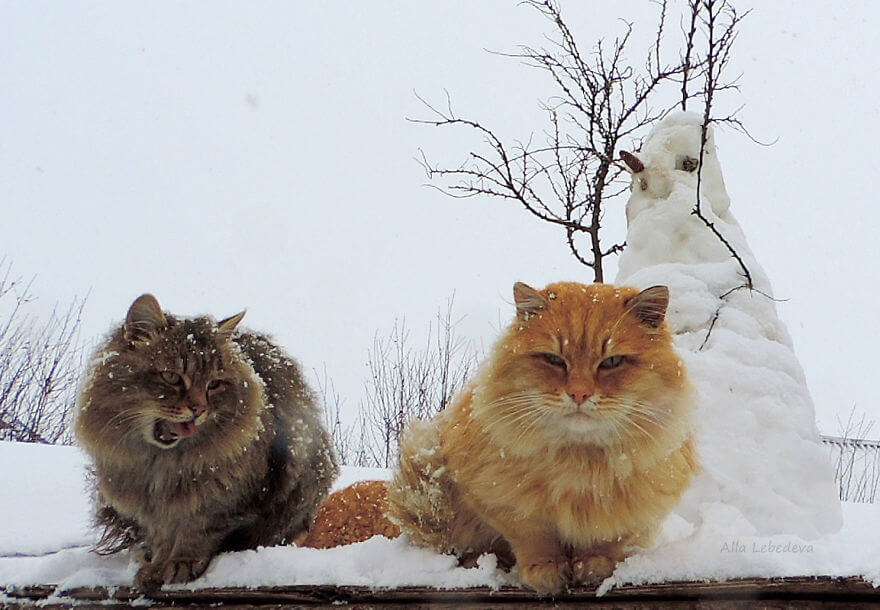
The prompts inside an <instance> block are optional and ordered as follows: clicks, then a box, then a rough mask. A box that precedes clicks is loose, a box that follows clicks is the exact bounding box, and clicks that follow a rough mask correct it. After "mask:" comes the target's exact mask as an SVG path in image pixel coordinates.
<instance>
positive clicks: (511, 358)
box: [388, 283, 698, 593]
mask: <svg viewBox="0 0 880 610" xmlns="http://www.w3.org/2000/svg"><path fill="white" fill-rule="evenodd" d="M513 294H514V301H515V303H516V317H515V319H514V320H513V323H512V324H511V325H510V326H509V327H508V328H507V329H506V330H505V331H504V332H503V333H502V335H501V338H500V339H499V340H498V342H497V343H496V344H495V346H494V348H493V350H492V352H491V354H490V356H489V357H488V359H487V362H486V363H485V364H484V365H483V367H482V369H481V371H480V373H479V374H478V376H477V377H476V379H474V380H473V381H472V382H471V384H470V385H469V386H468V387H467V388H465V389H464V390H463V391H462V393H461V394H460V395H459V396H458V397H457V398H456V400H455V402H454V403H453V405H451V406H450V407H449V408H448V409H447V410H445V411H443V412H441V413H440V414H439V415H438V416H437V417H436V418H434V419H433V420H432V421H430V422H415V423H414V424H413V425H412V426H411V427H410V428H409V429H408V430H407V431H406V433H405V434H404V437H403V439H402V442H401V456H400V463H399V466H398V468H397V470H396V473H395V478H394V480H393V481H392V483H391V485H390V488H389V491H388V502H389V517H390V518H391V520H392V521H393V522H395V523H397V524H398V525H399V526H400V528H401V530H402V531H403V533H405V534H407V535H408V536H409V539H410V540H411V541H413V542H414V543H416V544H419V545H422V546H426V547H429V548H432V549H435V550H437V551H440V552H443V553H454V554H456V555H458V556H459V558H460V559H461V561H462V562H463V563H465V564H467V563H469V562H472V561H473V560H474V558H476V557H478V556H479V555H480V554H482V553H486V552H494V553H496V554H498V555H499V558H500V559H501V560H502V561H505V560H506V561H508V562H513V561H515V563H516V565H517V570H518V574H519V578H520V580H521V581H522V583H524V584H525V585H527V586H529V587H532V588H533V589H536V590H537V591H539V592H542V593H553V592H558V591H560V590H561V589H563V588H564V587H566V586H568V585H578V584H590V585H595V584H598V583H599V582H600V581H601V580H602V579H604V578H606V577H607V576H609V575H610V574H611V573H612V572H613V570H614V568H615V566H616V564H617V563H618V562H620V561H622V560H623V559H624V558H626V557H627V556H628V555H630V554H632V553H634V552H636V551H637V550H638V549H642V548H648V547H650V546H651V544H652V539H653V538H654V536H655V534H656V533H657V531H658V529H659V526H660V523H661V521H662V520H663V519H664V517H666V516H667V514H668V513H669V512H670V511H671V510H672V509H673V508H674V507H675V506H676V504H677V503H678V502H679V499H680V497H681V495H682V493H683V492H684V491H685V489H686V488H687V487H688V485H689V484H690V481H691V478H692V477H693V475H694V474H695V472H696V471H697V470H698V463H697V458H696V455H695V452H694V447H693V441H692V432H691V425H690V415H691V410H692V398H691V395H692V390H691V385H690V383H689V382H688V378H687V374H686V371H685V369H684V367H683V364H682V362H681V360H680V359H679V357H678V355H677V354H676V352H675V350H674V349H673V345H672V337H671V335H670V332H669V330H668V329H667V327H666V323H665V315H666V309H667V305H668V301H669V292H668V290H667V288H666V287H665V286H654V287H651V288H648V289H647V290H642V291H639V290H638V289H635V288H628V287H626V288H617V287H614V286H609V285H604V284H593V285H583V284H577V283H558V284H551V285H550V286H547V288H545V289H544V290H540V291H539V290H535V289H534V288H531V287H529V286H527V285H525V284H523V283H517V284H516V285H515V286H514V289H513Z"/></svg>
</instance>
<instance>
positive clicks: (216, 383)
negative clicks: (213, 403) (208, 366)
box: [207, 379, 223, 392]
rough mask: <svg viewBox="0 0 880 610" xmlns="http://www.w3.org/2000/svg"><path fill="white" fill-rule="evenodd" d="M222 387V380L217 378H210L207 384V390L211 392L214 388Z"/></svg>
mask: <svg viewBox="0 0 880 610" xmlns="http://www.w3.org/2000/svg"><path fill="white" fill-rule="evenodd" d="M222 387H223V382H222V381H221V380H219V379H212V380H211V381H209V382H208V386H207V388H208V391H209V392H212V391H214V390H219V389H220V388H222Z"/></svg>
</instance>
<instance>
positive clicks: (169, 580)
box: [162, 558, 209, 585]
mask: <svg viewBox="0 0 880 610" xmlns="http://www.w3.org/2000/svg"><path fill="white" fill-rule="evenodd" d="M208 561H209V560H208V559H179V558H178V559H171V560H169V561H166V562H165V565H164V566H163V567H162V582H163V583H164V584H166V585H171V584H174V583H181V582H189V581H191V580H195V579H196V578H198V577H199V576H201V575H202V574H204V572H205V570H206V569H207V568H208Z"/></svg>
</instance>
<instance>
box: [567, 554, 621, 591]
mask: <svg viewBox="0 0 880 610" xmlns="http://www.w3.org/2000/svg"><path fill="white" fill-rule="evenodd" d="M616 566H617V562H615V561H614V560H613V559H610V558H608V557H605V556H604V555H587V556H584V557H574V558H572V560H571V580H572V582H574V583H576V584H583V585H591V586H596V585H599V584H600V583H601V582H602V581H603V580H605V579H606V578H608V577H609V576H611V574H612V573H613V572H614V568H615V567H616Z"/></svg>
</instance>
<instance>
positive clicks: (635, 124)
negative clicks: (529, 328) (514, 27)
mask: <svg viewBox="0 0 880 610" xmlns="http://www.w3.org/2000/svg"><path fill="white" fill-rule="evenodd" d="M524 4H526V5H528V6H531V7H532V8H534V9H536V10H537V11H539V12H540V13H541V14H542V15H543V16H544V17H546V18H547V19H549V20H550V21H552V22H553V24H554V26H555V28H556V36H555V38H553V39H552V40H551V42H552V45H551V46H550V47H549V48H533V47H529V46H523V47H521V50H520V52H519V53H515V54H505V55H508V56H509V57H513V58H516V59H520V60H523V61H524V62H525V63H526V65H528V66H532V67H535V68H538V69H540V70H544V71H546V72H547V73H549V74H550V76H551V78H552V80H553V82H554V85H555V87H556V89H557V92H556V95H555V96H553V97H551V98H549V99H548V100H547V101H546V102H545V103H544V105H543V107H544V109H545V110H546V112H547V116H548V119H549V127H548V129H547V130H546V131H545V132H544V137H543V138H541V139H540V141H539V142H537V143H536V142H535V141H534V138H529V139H528V140H527V141H525V142H522V141H515V142H514V143H513V144H506V143H505V142H504V141H503V140H502V138H501V137H500V136H499V135H498V134H497V133H496V132H495V131H493V130H492V129H490V128H488V127H486V126H484V125H483V124H481V123H479V122H477V121H473V120H468V119H463V118H459V117H457V116H456V115H455V113H454V112H453V111H452V108H451V104H449V103H447V108H446V110H438V109H437V108H435V107H433V106H431V105H428V104H427V103H426V105H428V107H429V108H430V110H431V111H432V112H433V113H434V115H435V118H433V119H429V120H421V121H417V122H421V123H426V124H429V125H436V126H450V125H457V126H463V127H467V128H469V129H471V130H474V131H476V132H477V133H479V135H480V136H482V138H483V139H484V140H485V143H486V144H487V145H488V150H485V151H482V152H471V153H470V154H469V156H468V160H467V161H466V162H465V163H464V164H463V165H462V166H461V167H457V168H444V167H439V166H437V165H434V164H431V163H430V162H428V160H427V158H426V157H425V155H424V154H423V155H422V163H423V165H424V167H425V169H426V170H427V172H428V175H429V176H430V177H431V178H432V179H433V178H438V179H445V182H447V183H448V184H446V185H445V186H443V187H440V188H441V190H443V191H444V192H446V193H448V194H450V195H452V196H455V197H473V196H476V195H488V196H491V197H497V198H502V199H509V200H511V201H514V202H516V203H518V204H519V205H521V206H522V207H523V208H524V209H525V210H526V211H528V212H529V213H530V214H532V215H533V216H534V217H536V218H538V219H539V220H542V221H544V222H547V223H550V224H554V225H557V226H559V227H560V228H561V229H562V230H563V232H564V234H565V240H566V244H567V246H568V249H569V251H570V252H571V254H573V255H574V256H575V258H577V260H579V261H580V262H581V263H583V264H584V265H586V266H588V267H590V268H591V269H592V270H593V274H594V278H595V281H597V282H601V281H604V272H603V260H604V259H605V258H606V257H608V256H612V255H614V254H617V253H619V252H620V251H621V250H622V249H623V247H624V244H623V243H614V244H611V245H610V246H609V245H605V244H604V243H603V241H602V220H603V218H604V213H605V206H606V205H607V204H608V203H609V202H611V201H612V200H614V199H615V198H618V197H619V196H621V195H623V194H624V193H625V192H627V190H628V188H629V177H628V175H627V174H626V172H625V170H624V168H623V167H622V166H621V165H619V164H618V163H617V161H616V160H615V158H616V154H617V151H618V150H619V149H620V148H621V145H622V144H624V143H626V144H631V143H632V141H633V140H635V139H636V138H637V137H638V136H639V135H640V134H641V132H642V131H644V128H646V127H647V126H649V125H650V124H652V123H654V122H655V121H656V120H657V119H659V118H661V117H662V116H663V115H664V114H665V113H667V112H668V111H669V110H670V109H671V107H672V106H674V105H675V104H676V103H677V102H674V101H673V99H674V96H673V95H672V91H673V90H681V91H682V92H683V93H682V94H683V95H684V97H685V99H687V98H689V97H690V96H691V95H693V94H691V93H689V89H688V86H687V83H688V80H689V78H692V77H693V75H694V74H695V73H698V72H699V71H700V70H702V68H703V64H702V61H701V60H700V59H699V58H698V56H697V55H696V54H695V53H694V52H693V50H692V49H691V48H690V46H688V47H687V51H686V52H685V53H684V54H676V55H675V56H674V57H673V58H670V59H666V55H667V53H666V52H665V50H664V48H663V41H664V38H665V36H666V26H667V3H666V1H665V0H661V1H660V2H658V3H657V6H658V9H659V15H658V21H657V24H656V33H655V36H654V41H653V44H652V45H651V46H650V48H649V50H648V52H647V57H646V59H645V61H644V63H643V64H642V65H635V64H633V63H630V62H629V60H628V59H627V51H628V50H629V46H630V43H631V40H632V37H633V24H632V23H626V22H624V29H623V32H622V33H621V34H620V35H619V36H617V37H616V38H615V39H614V40H613V41H611V42H610V43H608V42H606V41H604V40H600V41H599V42H597V43H596V45H595V46H594V47H593V49H592V51H591V52H590V53H584V52H583V51H581V49H580V47H579V46H578V44H577V42H576V40H575V37H574V35H573V34H572V32H571V30H570V29H569V28H568V26H567V25H566V23H565V21H564V20H563V18H562V14H561V12H560V9H559V7H558V5H557V4H556V3H555V2H554V1H553V0H527V1H526V2H524ZM694 10H696V9H694ZM686 40H687V41H689V42H690V43H692V42H693V40H694V37H693V35H690V36H689V37H686ZM665 89H669V92H668V93H667V99H668V100H669V102H668V103H667V104H666V105H665V106H664V105H657V101H656V100H657V99H658V97H659V96H660V95H661V94H662V93H663V90H665ZM423 101H424V100H423Z"/></svg>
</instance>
